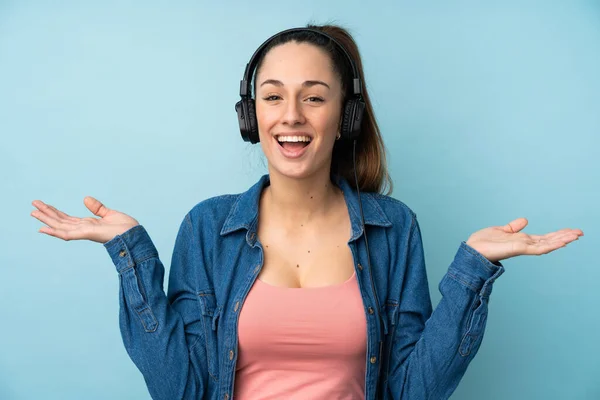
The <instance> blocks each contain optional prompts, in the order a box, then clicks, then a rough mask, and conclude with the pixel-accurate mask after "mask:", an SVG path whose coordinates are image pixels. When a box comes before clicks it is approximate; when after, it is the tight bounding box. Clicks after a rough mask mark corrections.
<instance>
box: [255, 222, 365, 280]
mask: <svg viewBox="0 0 600 400" xmlns="http://www.w3.org/2000/svg"><path fill="white" fill-rule="evenodd" d="M350 231H351V228H350V222H349V221H348V220H346V219H344V218H338V219H336V220H333V221H322V222H319V223H315V224H313V225H312V226H299V227H297V228H289V227H285V228H284V227H280V226H277V225H270V224H264V225H263V226H262V227H261V228H259V230H258V237H259V240H260V241H261V244H262V247H263V252H264V263H263V268H262V270H261V272H260V274H259V276H258V279H260V280H262V281H263V282H265V283H268V284H270V285H274V286H282V287H291V288H307V287H322V286H330V285H337V284H340V283H343V282H345V281H347V280H348V278H349V277H351V276H352V274H353V273H354V260H353V257H352V252H351V251H350V248H349V247H348V240H349V238H350Z"/></svg>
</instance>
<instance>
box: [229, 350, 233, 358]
mask: <svg viewBox="0 0 600 400" xmlns="http://www.w3.org/2000/svg"><path fill="white" fill-rule="evenodd" d="M229 359H230V360H233V350H229Z"/></svg>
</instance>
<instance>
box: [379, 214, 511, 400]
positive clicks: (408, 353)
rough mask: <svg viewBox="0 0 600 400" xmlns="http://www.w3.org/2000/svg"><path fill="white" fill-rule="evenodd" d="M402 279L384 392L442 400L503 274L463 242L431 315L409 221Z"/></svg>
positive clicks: (475, 345) (419, 248) (470, 352)
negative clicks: (386, 387) (386, 388)
mask: <svg viewBox="0 0 600 400" xmlns="http://www.w3.org/2000/svg"><path fill="white" fill-rule="evenodd" d="M407 268H408V269H409V270H410V271H407V272H408V273H407V275H406V276H407V277H410V279H407V280H406V282H405V283H404V288H403V290H402V293H401V296H400V303H399V307H400V309H399V317H398V318H399V320H398V322H397V325H398V326H397V327H396V329H395V332H394V338H393V347H392V352H391V354H390V369H389V379H388V389H389V390H390V392H391V395H392V397H393V398H394V399H420V400H421V399H422V400H425V399H427V400H439V399H447V398H449V397H450V395H451V394H452V393H453V392H454V390H455V389H456V387H457V386H458V383H459V382H460V380H461V378H462V377H463V375H464V374H465V372H466V370H467V366H468V365H469V363H470V362H471V360H472V359H473V357H474V356H475V354H476V353H477V351H478V349H479V346H480V344H481V341H482V338H483V333H484V329H485V325H486V320H487V314H488V302H489V296H490V293H491V291H492V284H493V282H494V281H495V280H496V278H498V277H499V276H500V275H501V274H502V273H503V272H504V267H503V266H502V264H501V263H496V264H495V263H492V262H490V261H489V260H487V259H486V258H485V257H483V256H482V255H481V254H480V253H478V252H477V251H476V250H475V249H473V248H472V247H470V246H468V245H467V244H466V243H465V242H462V243H461V244H460V246H459V248H458V251H457V252H456V255H455V257H454V260H453V261H452V263H451V265H450V267H449V268H448V271H447V273H446V274H445V275H444V277H443V278H442V280H441V282H440V284H439V290H440V292H441V294H442V299H441V300H440V302H439V304H438V305H437V307H436V308H435V310H433V312H432V311H431V309H432V307H431V300H430V296H429V288H428V283H427V276H426V271H425V258H424V251H423V244H422V239H421V233H420V229H419V225H418V223H417V222H416V219H415V220H414V221H413V226H412V232H411V234H410V235H409V241H408V254H407Z"/></svg>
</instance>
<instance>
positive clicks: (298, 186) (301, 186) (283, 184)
mask: <svg viewBox="0 0 600 400" xmlns="http://www.w3.org/2000/svg"><path fill="white" fill-rule="evenodd" d="M326 172H327V173H321V174H316V175H314V176H311V177H308V178H305V179H293V178H288V177H286V176H283V175H281V174H278V173H276V172H273V173H270V174H269V177H270V182H271V183H270V185H269V186H268V187H267V188H266V189H265V190H264V191H263V195H262V198H261V203H263V205H264V206H265V209H266V210H268V213H269V214H270V215H276V216H277V220H278V221H279V223H283V224H285V225H288V226H290V227H292V226H294V225H298V226H300V225H305V224H309V223H310V222H311V221H315V220H321V219H323V218H324V217H325V216H327V215H330V213H331V210H332V209H334V208H335V206H336V205H337V204H339V202H340V200H343V194H342V192H341V191H340V189H339V188H337V187H336V186H335V185H333V183H332V182H331V179H330V176H329V173H328V171H326Z"/></svg>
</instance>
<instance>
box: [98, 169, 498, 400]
mask: <svg viewBox="0 0 600 400" xmlns="http://www.w3.org/2000/svg"><path fill="white" fill-rule="evenodd" d="M336 183H337V185H338V186H339V187H340V188H341V189H342V191H343V194H344V197H345V200H346V204H347V207H348V212H349V216H350V221H351V226H352V232H351V234H352V236H351V238H350V240H349V241H348V246H349V247H350V250H351V251H352V255H353V258H354V267H355V271H356V276H357V279H358V283H359V288H360V293H361V296H362V301H363V304H364V310H365V316H366V319H367V357H366V359H365V363H366V375H365V398H366V399H374V398H378V399H409V400H425V399H447V398H448V397H450V395H451V394H452V392H453V391H454V390H455V389H456V387H457V385H458V383H459V381H460V379H461V378H462V376H463V375H464V373H465V371H466V369H467V366H468V364H469V362H470V361H471V360H472V359H473V357H474V356H475V353H476V352H477V350H478V349H479V346H480V344H481V340H482V336H483V332H484V328H485V325H486V319H487V318H486V317H487V312H488V302H489V296H490V293H491V291H492V284H493V282H494V281H495V279H496V278H497V277H498V276H500V275H501V274H502V273H503V272H504V267H503V266H502V265H501V264H500V263H492V262H490V261H489V260H487V259H486V258H484V257H483V256H482V255H481V254H479V253H478V252H477V251H475V250H474V249H473V248H471V247H470V246H468V245H467V244H466V243H465V242H462V243H461V244H460V246H459V248H458V251H457V253H456V256H455V258H454V260H453V261H452V263H451V264H450V266H449V269H448V271H447V273H446V274H445V276H444V277H443V279H442V280H441V282H440V284H439V290H440V292H441V294H442V295H443V297H442V299H441V301H440V303H439V304H438V306H437V307H436V309H435V310H434V311H433V312H432V306H431V300H430V295H429V287H428V283H427V275H426V270H425V262H424V261H425V260H424V254H423V245H422V240H421V233H420V230H419V224H418V222H417V219H416V215H415V214H414V212H413V211H412V210H410V209H409V208H408V207H407V206H406V205H405V204H403V203H402V202H400V201H398V200H395V199H393V198H391V197H389V196H384V195H380V194H375V193H361V199H362V206H363V211H364V218H365V225H366V230H367V234H368V236H367V239H368V244H369V247H370V256H371V265H372V277H373V284H374V286H375V288H376V293H377V296H378V301H376V300H375V294H374V292H373V286H372V284H371V280H370V274H369V270H368V263H367V253H366V249H365V241H364V234H363V233H364V232H363V227H362V224H361V218H360V211H359V204H358V196H357V193H356V192H355V191H353V190H352V188H351V187H350V186H349V185H348V183H347V182H346V181H344V180H343V179H337V180H336ZM268 184H269V177H268V175H265V176H263V177H262V178H261V179H260V180H259V181H258V182H257V183H256V184H255V185H254V186H252V187H251V188H250V189H249V190H248V191H246V192H244V193H242V194H236V195H223V196H218V197H213V198H210V199H207V200H205V201H202V202H201V203H199V204H197V205H196V206H195V207H194V208H193V209H192V210H191V211H190V212H189V213H188V214H187V215H186V216H185V218H184V220H183V222H182V224H181V226H180V228H179V232H178V235H177V238H176V242H175V248H174V251H173V255H172V259H171V267H170V272H169V281H168V292H167V294H165V292H164V290H163V278H164V273H165V270H164V267H163V264H162V262H161V261H160V259H159V257H158V252H157V250H156V248H155V246H154V244H153V243H152V241H151V239H150V237H149V236H148V233H147V232H146V230H145V229H144V227H143V226H141V225H138V226H136V227H134V228H131V229H130V230H128V231H127V232H125V233H123V234H122V235H119V236H116V237H115V238H113V239H112V240H110V241H109V242H107V243H105V244H104V246H105V248H106V250H107V251H108V253H109V255H110V257H111V258H112V261H113V263H114V264H115V266H116V268H117V271H118V273H119V278H120V300H119V303H120V313H119V321H120V328H121V334H122V338H123V342H124V345H125V348H126V350H127V352H128V354H129V356H130V357H131V359H132V360H133V362H134V363H135V365H136V366H137V368H138V369H139V370H140V371H141V373H142V374H143V376H144V379H145V382H146V384H147V386H148V390H149V392H150V394H151V395H152V398H154V399H169V400H171V399H222V400H229V399H232V398H233V396H234V393H233V389H234V380H235V370H236V360H237V356H238V352H237V346H238V335H237V324H238V317H239V314H240V310H241V308H242V307H243V304H244V300H245V298H246V295H247V294H248V292H249V290H250V288H251V286H252V285H253V283H254V281H255V280H256V278H257V275H258V274H259V272H260V270H261V267H262V264H263V248H262V246H261V243H260V241H259V240H258V239H259V238H258V237H257V235H256V232H257V223H258V209H259V208H258V205H259V199H260V194H261V192H262V189H263V188H264V187H265V186H266V185H268ZM376 304H379V305H380V308H379V309H378V308H377V306H376ZM379 318H381V321H382V322H380V319H379ZM380 342H381V345H380Z"/></svg>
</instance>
